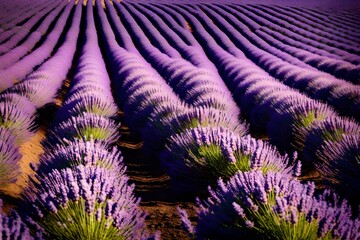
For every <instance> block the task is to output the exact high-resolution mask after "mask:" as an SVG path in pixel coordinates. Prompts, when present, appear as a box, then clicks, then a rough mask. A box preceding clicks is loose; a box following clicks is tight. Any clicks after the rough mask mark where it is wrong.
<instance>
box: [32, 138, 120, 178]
mask: <svg viewBox="0 0 360 240" xmlns="http://www.w3.org/2000/svg"><path fill="white" fill-rule="evenodd" d="M66 143H67V144H66V145H62V144H59V145H57V146H54V148H52V149H49V150H48V151H46V153H45V154H43V155H41V156H40V161H39V163H38V164H37V165H34V164H31V166H32V168H33V170H34V171H36V172H37V173H38V174H42V175H46V174H48V173H50V172H51V171H52V170H54V169H58V170H61V169H65V168H72V167H75V166H78V165H84V166H89V167H90V166H94V167H95V166H97V167H101V168H105V169H109V170H113V171H115V172H117V173H118V174H119V176H121V175H123V174H124V173H125V170H126V168H125V167H124V165H123V157H122V156H121V152H120V151H119V150H118V149H117V148H116V147H113V149H112V150H109V146H108V145H106V144H104V143H103V142H96V141H95V140H94V139H92V138H91V139H89V140H87V139H74V140H73V141H71V142H70V141H66Z"/></svg>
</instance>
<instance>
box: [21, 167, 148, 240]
mask: <svg viewBox="0 0 360 240" xmlns="http://www.w3.org/2000/svg"><path fill="white" fill-rule="evenodd" d="M36 179H37V180H38V182H39V183H38V182H36V181H33V183H32V184H33V185H32V186H31V187H30V188H28V189H27V190H26V191H25V193H24V201H25V204H26V206H27V207H28V208H30V209H29V210H28V211H29V217H31V218H32V219H33V220H35V221H37V222H38V224H39V225H40V226H41V227H43V228H44V229H46V230H50V229H51V226H52V225H53V224H54V223H56V224H60V225H61V227H60V228H59V229H58V230H56V231H55V230H54V231H53V232H50V231H49V232H47V234H49V235H50V236H53V237H61V236H66V233H64V234H63V233H62V231H63V232H66V228H69V229H70V228H72V227H74V228H79V227H80V226H77V225H76V224H79V222H78V221H82V220H84V219H85V218H84V217H81V214H88V215H89V216H90V217H95V218H97V219H101V221H104V222H107V223H108V224H109V226H108V227H110V226H112V227H114V228H116V236H118V237H119V238H120V237H123V238H125V239H128V238H130V239H138V238H139V236H140V235H141V234H142V229H143V227H144V219H145V216H146V214H145V213H144V212H143V211H141V210H140V209H139V207H138V204H139V201H140V199H137V198H135V197H134V195H133V189H134V186H133V185H129V184H128V183H127V177H126V176H124V175H122V176H121V177H120V178H119V176H118V174H117V173H116V172H115V171H113V170H108V169H105V168H100V167H93V166H88V167H86V166H83V165H78V166H75V167H73V168H65V169H62V170H57V169H54V170H53V171H52V172H51V173H48V174H41V173H39V174H37V175H36ZM82 200H83V201H84V204H85V206H84V210H85V212H81V210H80V212H79V209H76V207H73V206H72V204H78V203H79V202H81V201H82ZM81 204H82V203H80V206H81ZM80 206H78V208H79V207H80ZM59 212H61V213H62V215H60V214H59V215H58V216H57V217H55V216H54V215H56V214H57V213H59ZM95 213H97V214H96V216H95ZM79 214H80V216H79ZM64 215H65V216H66V217H68V218H64ZM69 218H70V219H69ZM99 222H100V221H99ZM73 224H74V226H71V225H73ZM82 227H86V226H82ZM88 227H89V228H90V227H94V226H88ZM95 227H99V228H100V229H102V227H101V226H95ZM61 228H64V229H61ZM102 230H105V228H103V229H102ZM83 231H85V230H83ZM104 233H105V232H104ZM98 234H101V232H100V233H98ZM90 236H92V235H88V237H90ZM95 236H96V235H95V233H94V235H93V236H92V237H95Z"/></svg>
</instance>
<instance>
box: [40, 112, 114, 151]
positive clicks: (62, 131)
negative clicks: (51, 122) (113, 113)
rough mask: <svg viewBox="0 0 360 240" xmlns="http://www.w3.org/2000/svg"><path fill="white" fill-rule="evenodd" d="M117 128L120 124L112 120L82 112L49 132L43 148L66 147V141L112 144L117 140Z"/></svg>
mask: <svg viewBox="0 0 360 240" xmlns="http://www.w3.org/2000/svg"><path fill="white" fill-rule="evenodd" d="M119 127H120V124H118V123H116V122H115V121H114V120H111V119H108V118H105V117H102V116H99V115H96V114H93V113H86V112H84V113H83V114H81V115H80V116H77V117H71V118H70V119H69V120H67V121H65V122H61V123H60V124H58V125H56V126H55V127H54V128H53V129H51V130H49V131H48V133H47V139H46V141H45V142H44V146H45V147H49V148H51V146H55V145H56V144H65V145H66V140H68V141H73V140H74V139H91V138H93V139H94V140H95V141H101V142H103V143H106V144H112V143H114V142H116V141H117V140H118V138H119V132H118V129H119Z"/></svg>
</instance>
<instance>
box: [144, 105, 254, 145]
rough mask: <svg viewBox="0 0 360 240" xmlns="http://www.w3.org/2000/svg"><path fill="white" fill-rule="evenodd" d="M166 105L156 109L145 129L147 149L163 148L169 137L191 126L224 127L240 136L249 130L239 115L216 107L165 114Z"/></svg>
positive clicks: (180, 109) (186, 109) (175, 110)
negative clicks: (239, 118)
mask: <svg viewBox="0 0 360 240" xmlns="http://www.w3.org/2000/svg"><path fill="white" fill-rule="evenodd" d="M163 108H164V107H162V106H159V107H158V109H159V110H155V112H154V113H153V114H152V116H151V118H150V120H149V121H148V123H147V125H146V126H145V128H144V129H142V130H141V132H142V137H143V139H144V142H145V147H146V148H147V149H154V148H155V149H154V150H156V149H157V150H162V149H163V148H164V146H165V143H166V141H167V139H168V138H169V137H170V136H172V135H175V134H178V133H180V132H183V131H185V130H187V129H189V128H194V127H197V126H202V127H224V128H228V129H229V130H232V131H233V132H234V133H236V134H239V135H240V136H242V135H245V134H246V133H247V132H248V127H247V125H246V124H244V123H241V122H240V121H239V120H237V119H238V116H237V115H230V114H229V113H225V112H222V111H219V110H217V109H214V108H203V107H197V108H181V107H179V108H176V107H174V110H173V112H169V113H168V114H166V115H164V111H165V110H163Z"/></svg>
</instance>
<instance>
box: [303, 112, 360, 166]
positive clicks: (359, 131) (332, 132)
mask: <svg viewBox="0 0 360 240" xmlns="http://www.w3.org/2000/svg"><path fill="white" fill-rule="evenodd" d="M304 135H306V141H305V143H304V150H303V153H302V155H303V157H304V159H305V160H306V161H307V162H309V163H312V162H316V161H317V156H316V153H317V151H318V150H320V149H321V148H322V147H323V146H324V143H325V141H327V142H333V143H336V142H338V141H341V140H342V139H343V138H344V137H345V136H346V135H353V136H356V135H358V136H360V125H359V124H358V123H357V122H355V121H353V120H350V119H344V118H340V117H332V118H328V119H325V120H324V121H321V122H317V123H315V124H314V125H313V126H312V127H311V128H310V129H308V130H307V131H306V132H305V133H304ZM328 145H329V143H328ZM335 145H336V144H335Z"/></svg>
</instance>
